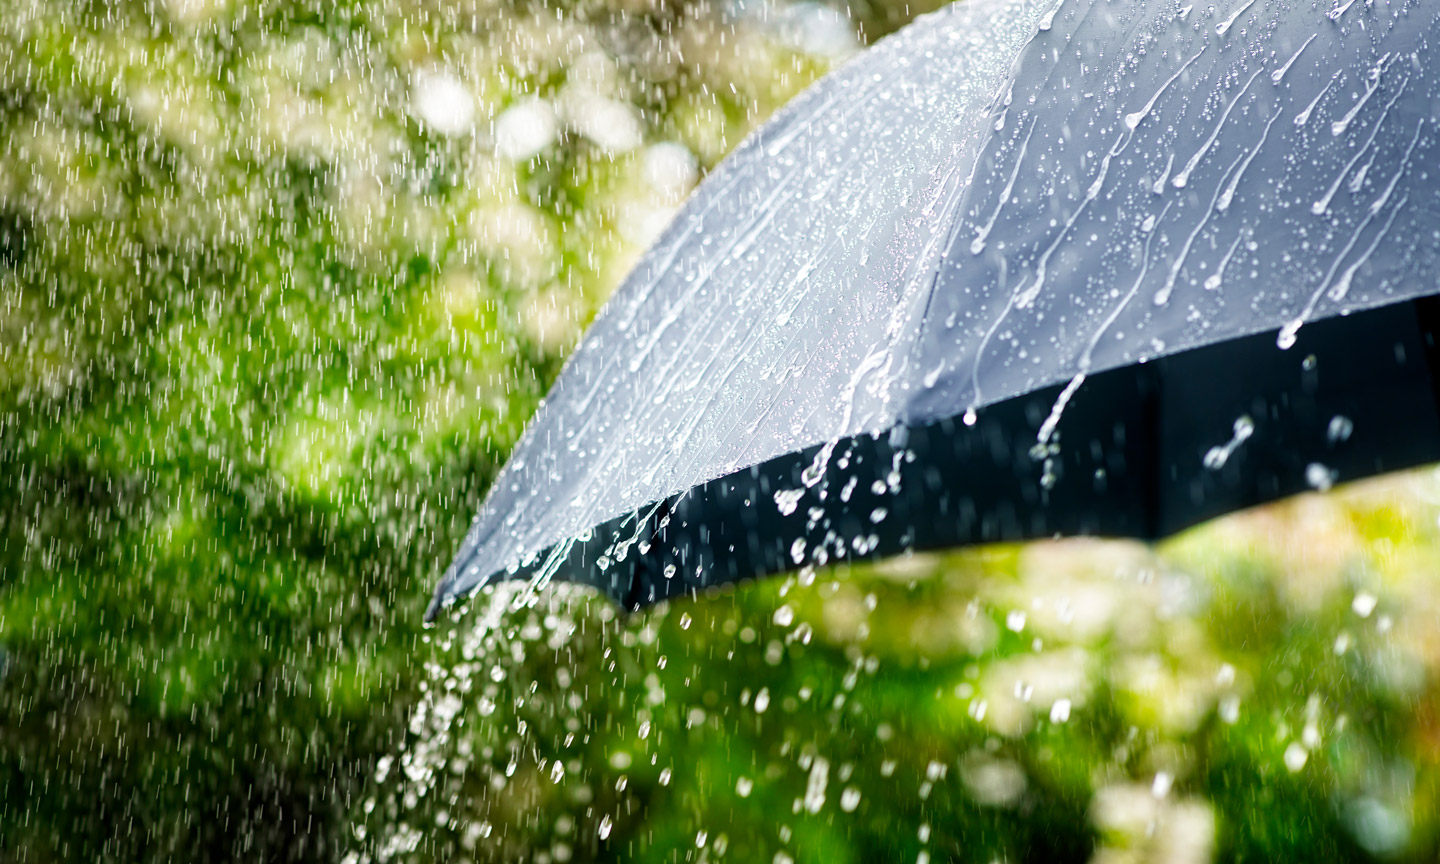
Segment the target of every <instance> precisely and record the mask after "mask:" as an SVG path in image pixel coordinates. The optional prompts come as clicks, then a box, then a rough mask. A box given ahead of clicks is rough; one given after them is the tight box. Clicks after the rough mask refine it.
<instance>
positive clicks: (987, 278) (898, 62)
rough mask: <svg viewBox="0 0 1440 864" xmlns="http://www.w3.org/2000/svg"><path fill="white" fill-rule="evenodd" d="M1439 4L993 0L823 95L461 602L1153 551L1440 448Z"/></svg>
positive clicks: (618, 300) (624, 362)
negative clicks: (1248, 509) (1074, 542)
mask: <svg viewBox="0 0 1440 864" xmlns="http://www.w3.org/2000/svg"><path fill="white" fill-rule="evenodd" d="M1437 42H1440V8H1437V7H1436V6H1435V5H1434V4H1427V3H1423V2H1414V0H1389V2H1387V0H1367V2H1359V0H1340V2H1339V3H1338V5H1336V6H1335V7H1334V8H1328V9H1327V8H1320V7H1317V6H1316V5H1315V4H1314V3H1313V2H1312V0H1231V2H1228V3H1225V4H1221V5H1217V6H1199V5H1190V4H1188V3H1186V4H1183V5H1182V4H1180V3H1174V2H1171V3H1150V2H1143V0H1063V2H1060V3H1058V4H1057V3H1054V2H1041V3H1038V4H1036V3H1033V2H1030V0H1014V2H1011V0H967V2H964V3H960V4H956V5H954V6H951V7H949V8H947V9H945V10H943V11H941V12H938V13H935V14H933V15H930V16H928V17H926V18H923V19H921V20H919V21H917V22H916V23H914V24H913V25H911V26H909V27H907V28H906V29H904V30H903V31H901V32H900V33H898V34H897V35H895V36H894V37H891V38H889V39H886V40H884V41H882V42H881V43H879V44H877V45H876V46H875V47H874V48H873V49H871V50H870V51H867V52H865V53H864V54H863V55H861V56H860V57H858V58H856V59H855V60H854V61H852V62H850V63H849V64H847V65H846V66H845V67H843V68H842V69H841V70H839V71H838V72H836V73H835V74H832V75H830V76H829V77H827V78H825V79H824V80H822V81H821V82H820V83H819V84H817V85H816V86H815V87H813V88H811V89H810V90H809V91H807V92H806V93H805V94H803V95H802V96H801V97H799V98H798V99H796V100H795V101H794V102H792V103H791V104H790V105H789V106H788V107H787V108H786V109H785V110H784V111H782V112H781V113H780V114H779V115H777V116H776V117H775V118H774V119H773V120H772V121H771V122H769V123H768V124H767V125H765V126H764V127H763V128H761V129H760V130H759V131H758V132H757V133H756V134H754V135H753V136H751V137H750V138H749V139H747V140H746V141H745V142H744V143H743V144H742V145H741V146H740V147H739V148H738V149H737V150H736V152H735V153H734V154H733V155H732V156H731V157H730V158H729V159H728V160H726V162H724V163H723V164H722V165H721V166H720V167H719V168H718V169H717V170H716V171H715V172H714V174H713V175H712V176H711V177H709V178H708V179H707V180H706V181H705V183H703V184H702V185H701V187H700V188H699V190H698V191H697V192H696V194H695V195H694V196H693V198H692V199H691V200H690V201H689V202H688V203H687V205H686V206H685V208H684V209H683V210H682V211H681V212H680V214H679V215H678V216H677V218H676V219H675V221H674V223H673V224H672V225H671V226H670V227H669V229H668V230H667V231H666V233H665V234H664V235H663V236H662V237H661V238H660V240H659V242H658V243H657V244H656V245H655V247H654V248H653V249H651V250H650V251H649V253H648V254H647V255H646V256H645V257H644V259H643V260H642V261H641V262H640V264H639V265H638V266H637V267H636V269H635V271H634V272H633V273H632V274H631V275H630V277H629V278H628V279H627V280H626V282H625V283H624V284H623V285H622V286H621V288H620V289H619V291H618V292H617V293H616V295H615V296H614V297H613V298H612V299H611V300H610V302H609V303H608V304H607V305H606V307H605V308H604V310H602V312H601V314H600V315H599V317H598V318H597V319H596V321H595V323H594V325H593V326H592V327H591V329H590V331H589V333H588V334H587V336H586V338H585V339H584V341H583V342H582V344H581V345H580V346H579V347H578V348H577V349H576V351H575V353H574V355H573V356H572V357H571V358H570V360H569V362H568V364H567V365H566V367H565V369H564V370H563V372H562V374H561V375H560V378H559V380H558V381H557V383H556V385H555V387H554V389H553V390H552V392H551V393H550V395H549V397H548V398H547V400H546V402H545V404H544V405H543V407H542V408H541V409H540V411H539V412H538V413H537V415H536V416H535V418H534V419H533V421H532V422H531V424H530V426H529V428H528V430H527V432H526V434H525V436H524V438H523V439H522V441H521V442H520V444H519V445H518V447H517V448H516V450H515V452H514V454H513V456H512V458H511V461H510V463H509V464H508V465H507V466H506V467H505V469H504V470H503V471H502V473H501V474H500V476H499V477H498V479H497V480H496V482H495V485H494V487H493V489H492V491H491V493H490V497H489V498H488V499H487V500H486V502H485V504H484V506H483V507H482V509H481V511H480V514H479V516H478V517H477V519H476V520H475V523H474V525H473V526H472V528H471V530H470V532H469V535H468V536H467V537H466V539H465V541H464V544H463V546H462V547H461V549H460V551H459V554H458V555H457V557H456V559H455V562H454V563H453V564H452V565H451V567H450V568H449V570H448V571H447V572H446V574H445V576H444V578H443V580H442V581H441V583H440V585H439V587H438V589H437V592H436V599H435V603H434V604H432V607H431V610H430V614H431V615H432V616H433V615H434V614H435V613H436V612H437V611H438V609H440V608H442V607H443V606H444V605H445V604H447V603H449V602H452V601H454V600H455V599H457V598H458V597H460V596H463V595H464V594H465V593H466V592H468V591H470V590H472V589H473V588H475V587H476V586H477V585H480V584H483V583H484V582H486V581H487V580H489V579H492V578H497V577H513V578H530V579H533V580H536V581H537V582H544V581H546V580H549V579H555V578H560V579H566V580H571V581H576V582H582V583H586V584H591V585H595V586H597V587H599V588H601V589H602V590H604V591H606V592H607V593H609V594H610V595H611V596H613V597H614V598H615V599H616V600H617V601H619V602H621V603H623V604H625V605H627V606H630V607H636V606H640V605H643V604H645V603H649V602H653V601H655V600H658V599H662V598H665V597H668V596H673V595H676V594H680V593H685V592H691V591H694V590H696V589H698V588H701V587H704V586H708V585H714V584H720V583H725V582H730V581H734V580H736V579H742V578H749V577H754V576H759V575H764V574H767V573H773V572H777V571H779V570H783V569H788V568H793V567H797V566H801V565H804V564H807V563H826V562H829V561H834V560H837V559H840V558H853V557H872V556H877V555H885V554H894V553H896V552H899V551H902V550H905V549H923V548H935V547H940V546H948V545H953V544H960V543H968V542H977V541H989V540H1001V539H1018V538H1025V537H1039V536H1050V535H1054V534H1058V533H1067V534H1070V533H1079V534H1099V535H1115V536H1132V537H1140V538H1154V537H1159V536H1163V535H1165V534H1168V533H1171V532H1173V531H1176V530H1179V529H1181V528H1184V527H1186V526H1188V525H1191V524H1194V523H1195V522H1198V521H1200V520H1203V519H1206V518H1210V517H1212V516H1214V515H1217V514H1219V513H1222V512H1225V511H1228V510H1232V509H1235V508H1238V507H1243V506H1247V505H1250V504H1253V503H1257V502H1260V501H1265V500H1269V499H1273V498H1276V497H1279V496H1282V495H1287V494H1291V493H1294V492H1296V491H1299V490H1302V489H1305V488H1314V487H1318V488H1323V487H1326V486H1328V485H1330V484H1331V483H1334V482H1337V481H1341V480H1345V479H1350V478H1354V477H1358V476H1363V475H1366V474H1370V473H1374V472H1377V471H1383V470H1392V469H1395V468H1399V467H1405V466H1409V465H1413V464H1417V463H1419V462H1423V461H1430V460H1435V459H1440V414H1437V410H1436V396H1435V393H1436V391H1435V383H1434V382H1435V381H1436V380H1437V378H1436V377H1435V376H1433V375H1432V371H1433V369H1434V363H1435V362H1436V351H1435V344H1434V337H1433V333H1434V332H1435V330H1436V327H1437V326H1440V315H1437V314H1432V310H1433V304H1432V303H1431V302H1430V301H1428V300H1426V299H1425V298H1427V297H1429V296H1430V295H1433V294H1436V293H1440V136H1437V123H1440V49H1437Z"/></svg>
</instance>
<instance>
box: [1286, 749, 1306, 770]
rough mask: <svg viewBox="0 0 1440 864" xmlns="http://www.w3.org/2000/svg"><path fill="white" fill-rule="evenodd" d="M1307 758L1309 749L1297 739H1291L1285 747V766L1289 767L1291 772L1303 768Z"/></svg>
mask: <svg viewBox="0 0 1440 864" xmlns="http://www.w3.org/2000/svg"><path fill="white" fill-rule="evenodd" d="M1309 760H1310V751H1309V750H1306V749H1305V745H1304V744H1301V743H1300V742H1299V741H1292V742H1291V743H1290V746H1289V747H1286V748H1285V767H1286V768H1288V769H1290V772H1291V773H1292V774H1293V773H1294V772H1296V771H1299V770H1300V769H1301V768H1304V767H1305V763H1306V762H1308V761H1309Z"/></svg>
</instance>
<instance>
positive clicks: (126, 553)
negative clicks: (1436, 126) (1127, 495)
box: [0, 0, 1440, 862]
mask: <svg viewBox="0 0 1440 864" xmlns="http://www.w3.org/2000/svg"><path fill="white" fill-rule="evenodd" d="M920 11H923V10H922V8H921V7H920V6H918V5H912V4H902V3H895V2H888V0H877V2H865V3H857V4H855V5H853V6H852V7H850V9H849V14H850V15H851V18H850V19H848V21H849V23H848V24H847V25H846V26H847V27H851V28H853V29H852V30H850V31H848V32H852V33H860V34H863V36H864V37H865V38H871V37H874V36H876V35H879V34H881V33H883V32H885V31H887V30H888V29H890V28H893V27H895V26H898V25H899V24H901V23H903V22H904V21H905V20H907V19H908V17H909V16H911V15H913V14H916V13H918V12H920ZM825 15H826V13H825V10H824V9H823V8H821V7H817V6H814V5H812V4H807V3H796V4H792V5H783V4H782V5H774V4H769V5H767V4H758V3H749V4H745V3H735V4H730V5H728V6H725V7H723V8H721V7H715V6H710V5H707V4H705V3H700V2H660V3H649V2H638V0H585V2H573V3H562V4H560V5H559V6H556V5H544V4H529V3H518V2H493V0H461V2H441V0H387V2H376V3H358V2H333V3H319V2H313V0H306V2H255V0H154V2H146V3H141V2H132V0H5V2H4V3H3V4H0V789H3V793H0V794H3V806H0V861H17V862H45V861H61V860H64V861H69V860H119V861H190V860H231V859H241V858H244V859H247V860H264V861H272V860H275V861H283V860H322V859H323V860H338V859H342V858H343V857H345V856H346V855H347V854H351V855H354V856H357V857H365V858H382V859H392V858H416V859H419V860H462V859H464V858H473V859H475V860H500V859H520V860H551V861H557V862H558V861H563V860H567V859H572V860H579V859H586V858H602V859H604V858H636V859H641V860H702V859H704V860H713V859H716V858H720V857H727V858H731V859H733V860H766V861H776V862H783V861H785V860H787V859H793V860H796V861H799V860H806V861H810V860H813V861H868V860H875V859H886V860H889V859H898V860H907V861H912V860H913V861H919V860H922V859H923V860H936V861H938V860H942V859H945V860H948V859H952V858H953V859H957V860H976V861H991V860H1018V859H1026V860H1036V861H1039V860H1081V859H1091V858H1097V859H1102V860H1104V861H1114V862H1118V861H1151V860H1154V861H1160V860H1165V861H1186V860H1196V861H1200V860H1207V859H1208V858H1210V857H1211V855H1212V853H1213V854H1214V856H1216V857H1218V858H1221V859H1224V860H1241V861H1243V860H1271V859H1274V858H1279V857H1286V858H1297V859H1305V860H1324V859H1336V858H1351V857H1364V856H1373V857H1378V858H1401V859H1409V860H1417V861H1418V860H1433V859H1434V858H1435V857H1437V855H1440V832H1437V817H1436V810H1437V801H1436V798H1437V792H1440V786H1437V784H1436V779H1435V770H1434V764H1435V748H1436V747H1437V746H1440V711H1437V710H1436V707H1435V706H1436V704H1437V703H1436V701H1435V693H1434V683H1433V682H1434V668H1435V662H1436V658H1437V657H1440V644H1437V642H1436V640H1435V639H1434V637H1433V636H1431V635H1430V631H1431V630H1432V629H1433V628H1431V627H1430V626H1429V625H1430V623H1431V622H1433V621H1434V620H1435V615H1436V612H1437V606H1440V593H1437V592H1436V591H1435V590H1434V587H1433V585H1432V584H1431V583H1433V581H1434V580H1433V574H1434V573H1435V570H1436V566H1435V565H1436V563H1437V556H1436V554H1435V550H1436V545H1435V540H1436V536H1435V534H1436V530H1435V513H1434V509H1435V505H1434V504H1432V503H1430V502H1431V500H1432V499H1433V497H1434V493H1435V481H1434V480H1433V479H1431V478H1429V477H1428V476H1418V475H1417V476H1415V477H1409V478H1402V479H1401V480H1398V481H1392V482H1391V483H1390V484H1389V485H1381V486H1375V487H1369V488H1368V491H1367V490H1360V491H1358V492H1354V493H1347V494H1349V497H1340V496H1331V497H1330V498H1327V499H1305V500H1304V501H1302V502H1301V503H1297V504H1292V505H1285V506H1283V507H1279V508H1272V510H1269V511H1266V512H1265V513H1262V514H1256V515H1253V516H1249V517H1244V518H1241V519H1237V520H1230V521H1227V522H1225V523H1223V524H1221V525H1218V526H1214V527H1212V528H1210V529H1205V530H1202V531H1199V532H1196V533H1194V534H1192V535H1190V536H1189V537H1187V538H1184V539H1182V540H1180V541H1179V542H1177V543H1175V544H1172V545H1171V546H1170V547H1167V548H1166V549H1165V550H1164V551H1162V552H1161V553H1159V554H1158V556H1157V555H1155V554H1152V553H1149V552H1146V551H1144V550H1140V549H1137V548H1135V547H1130V546H1106V545H1097V544H1078V545H1077V544H1037V545H1035V546H1032V547H1027V548H1025V549H1013V548H999V549H988V550H982V551H978V552H971V553H965V554H957V555H952V556H945V557H941V558H921V559H906V560H901V561H897V562H892V563H890V564H887V565H884V566H879V567H869V568H859V567H856V568H849V569H843V570H832V571H822V572H819V573H807V574H802V575H801V576H799V577H796V578H794V579H791V580H777V581H774V582H769V583H764V584H757V585H750V586H744V587H741V588H739V589H736V590H734V591H732V592H729V593H727V594H723V595H720V596H716V597H707V598H701V599H699V600H697V601H693V602H687V603H678V604H673V605H671V606H668V607H665V608H661V609H656V610H654V611H652V612H648V613H645V614H642V615H637V616H631V617H629V618H625V619H617V618H616V616H615V613H614V610H613V609H611V608H610V607H609V606H607V605H606V604H604V603H602V602H600V601H597V600H594V599H593V598H588V597H583V596H575V595H573V594H572V593H571V592H567V591H559V592H556V593H555V594H553V595H547V596H545V597H541V598H533V602H531V603H530V604H529V605H524V604H522V606H523V608H520V609H517V610H511V611H509V612H507V613H506V614H505V615H503V616H501V617H500V618H499V619H498V621H496V622H495V623H494V626H492V627H489V628H488V629H485V628H479V623H480V621H481V619H482V618H484V617H485V616H483V615H482V614H480V613H482V612H484V611H485V610H484V609H475V610H472V611H471V614H469V615H466V616H462V617H461V619H460V620H459V622H458V623H453V622H452V623H450V624H447V625H445V626H442V627H440V628H437V629H435V630H433V631H424V630H422V628H421V627H420V616H421V613H422V611H423V609H424V607H425V603H426V601H427V600H428V597H429V593H430V589H431V587H432V586H433V584H434V581H435V579H436V577H437V576H438V574H439V572H440V570H441V569H442V567H443V565H444V563H445V562H446V561H448V559H449V556H450V555H451V553H452V551H453V549H454V548H455V546H456V544H457V543H458V541H459V539H460V537H461V535H462V534H463V531H464V529H465V527H466V525H467V524H468V521H469V518H470V515H471V514H472V513H473V512H474V511H475V509H476V508H477V507H478V504H479V502H480V500H481V498H482V497H483V494H484V491H485V488H486V485H487V484H488V482H489V480H490V478H491V477H492V476H493V475H494V472H495V471H496V469H497V468H498V466H499V465H500V464H501V463H502V462H503V460H504V458H505V456H506V454H507V453H508V451H509V449H510V447H511V445H512V444H513V443H514V441H515V440H516V438H517V436H518V435H519V432H520V430H521V428H522V427H523V424H524V422H525V420H526V418H527V417H528V416H529V415H530V414H531V412H532V411H533V410H534V407H535V405H536V404H537V402H538V400H539V398H540V396H541V395H542V394H543V392H544V390H545V388H546V387H547V386H548V384H549V382H550V381H552V380H553V378H554V376H555V375H556V374H557V372H558V370H559V367H560V364H561V362H562V361H563V357H564V355H565V353H566V351H567V350H568V349H569V348H570V347H571V346H572V345H573V344H574V341H575V340H576V339H577V338H578V336H579V333H580V332H581V330H582V329H583V326H584V324H585V323H586V322H587V321H588V320H589V318H590V317H591V316H592V315H593V314H594V312H595V310H596V309H597V308H598V307H599V305H600V304H601V303H603V301H604V299H605V297H606V296H608V294H609V292H610V290H611V289H612V288H613V287H614V285H615V284H616V282H617V281H618V280H619V279H620V278H622V277H623V275H624V273H625V271H626V269H627V268H628V266H629V264H630V263H631V262H632V261H633V260H634V258H635V256H636V255H638V254H639V253H640V252H641V251H642V250H643V248H644V246H645V244H646V243H647V242H648V240H649V239H650V238H651V237H653V236H654V233H655V232H656V231H658V230H659V228H660V227H661V226H663V224H664V222H665V219H666V218H667V217H668V215H669V214H670V213H672V212H673V211H674V209H675V208H676V207H677V206H678V205H679V203H680V201H681V200H683V197H684V195H685V194H686V192H687V191H688V189H689V188H690V187H691V186H692V185H693V183H694V182H696V179H697V177H698V175H699V174H701V173H703V171H704V170H706V169H707V168H709V167H710V166H712V165H713V164H714V163H715V162H716V161H717V160H719V159H720V158H721V157H722V156H723V154H724V153H725V152H727V151H728V150H729V149H730V148H731V147H733V146H734V145H735V144H736V143H737V142H738V140H739V139H740V138H741V137H742V136H743V135H744V134H745V132H746V131H747V130H748V129H750V128H752V127H753V126H754V125H755V124H756V123H758V122H759V121H760V120H762V119H763V118H764V117H765V116H767V115H768V114H769V113H770V112H771V111H773V110H774V109H775V108H777V107H778V106H779V105H781V104H782V103H783V102H784V101H785V100H786V99H788V98H789V97H790V96H792V95H793V94H794V93H796V92H798V91H799V90H800V89H801V88H803V87H804V86H805V85H806V84H808V83H809V82H810V81H812V80H813V79H814V78H815V77H816V76H818V75H819V74H821V73H822V72H823V71H824V69H825V68H827V66H828V65H830V64H831V63H833V62H834V61H835V60H836V59H838V58H839V57H840V56H842V55H843V52H844V50H845V44H844V41H843V39H842V40H841V41H840V43H838V47H837V43H836V42H835V41H834V40H833V39H832V40H831V41H830V42H829V43H826V42H817V41H816V40H815V39H814V38H813V34H814V33H815V32H821V31H823V29H824V28H823V27H821V26H820V25H822V24H826V22H829V24H831V25H833V23H834V20H833V18H826V17H825ZM817 16H818V17H817ZM842 20H845V19H842ZM832 31H833V27H832ZM597 106H598V108H597ZM486 602H487V601H483V600H482V601H478V602H477V605H479V606H484V604H485V603H486ZM1066 603H1069V604H1070V606H1069V607H1066V606H1065V604H1066ZM1067 608H1068V611H1067ZM1361 610H1365V611H1364V614H1361ZM1297 748H1298V749H1297ZM1297 762H1299V763H1301V764H1299V765H1298V767H1296V763H1297ZM557 765H558V766H559V768H558V769H557V767H556V766H557Z"/></svg>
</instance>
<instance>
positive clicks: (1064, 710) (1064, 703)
mask: <svg viewBox="0 0 1440 864" xmlns="http://www.w3.org/2000/svg"><path fill="white" fill-rule="evenodd" d="M1069 720H1070V700H1069V699H1056V700H1055V704H1053V705H1051V706H1050V722H1051V723H1065V722H1068V721H1069Z"/></svg>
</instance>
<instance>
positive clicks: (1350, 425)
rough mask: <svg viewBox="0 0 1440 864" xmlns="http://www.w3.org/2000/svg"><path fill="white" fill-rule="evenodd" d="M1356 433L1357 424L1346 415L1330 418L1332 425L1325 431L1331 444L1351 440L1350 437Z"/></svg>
mask: <svg viewBox="0 0 1440 864" xmlns="http://www.w3.org/2000/svg"><path fill="white" fill-rule="evenodd" d="M1354 431H1355V423H1354V422H1353V421H1351V419H1350V418H1349V417H1346V416H1345V415H1344V414H1336V415H1335V416H1334V417H1331V418H1330V425H1329V426H1328V427H1326V429H1325V438H1326V440H1328V441H1329V442H1330V443H1331V444H1339V443H1342V442H1344V441H1349V440H1350V435H1351V434H1352V433H1353V432H1354Z"/></svg>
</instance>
